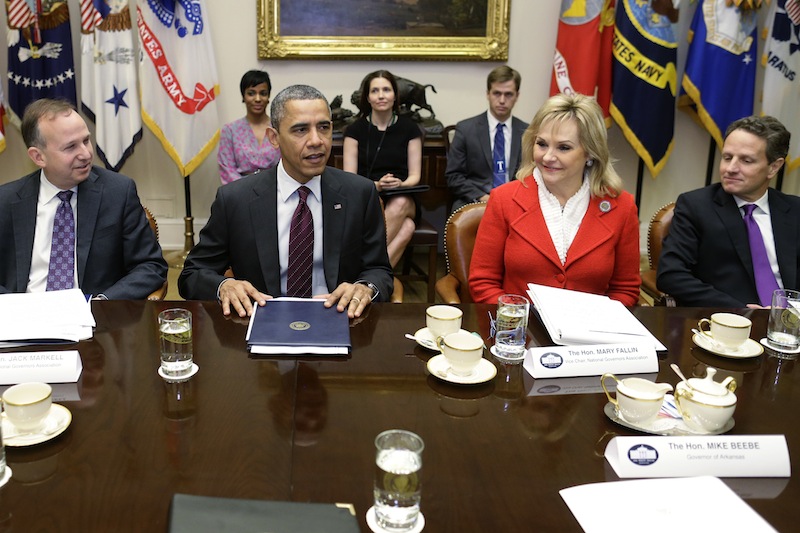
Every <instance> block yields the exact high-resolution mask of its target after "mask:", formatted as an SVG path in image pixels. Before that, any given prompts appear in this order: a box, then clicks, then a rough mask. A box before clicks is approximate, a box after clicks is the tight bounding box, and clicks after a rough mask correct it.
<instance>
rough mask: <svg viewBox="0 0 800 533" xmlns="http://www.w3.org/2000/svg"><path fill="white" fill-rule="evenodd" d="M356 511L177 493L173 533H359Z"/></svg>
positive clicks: (336, 506) (349, 507)
mask: <svg viewBox="0 0 800 533" xmlns="http://www.w3.org/2000/svg"><path fill="white" fill-rule="evenodd" d="M340 506H341V507H340ZM354 512H355V510H354V509H353V506H352V505H347V504H332V503H300V502H276V501H266V500H239V499H233V498H212V497H209V496H192V495H190V494H175V495H174V496H173V497H172V505H171V506H170V511H169V533H205V532H209V533H211V532H213V533H316V532H319V533H358V532H359V531H360V530H359V528H358V521H357V520H356V517H355V516H354Z"/></svg>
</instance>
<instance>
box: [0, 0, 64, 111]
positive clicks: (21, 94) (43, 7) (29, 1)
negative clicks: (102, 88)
mask: <svg viewBox="0 0 800 533" xmlns="http://www.w3.org/2000/svg"><path fill="white" fill-rule="evenodd" d="M6 13H7V15H8V104H9V108H10V112H11V113H12V118H13V119H14V121H15V122H17V123H19V119H20V118H21V117H22V113H23V112H24V111H25V107H26V106H27V105H28V104H29V103H31V102H32V101H34V100H38V99H39V98H65V99H67V100H69V101H70V102H72V103H73V104H74V105H77V104H78V102H77V96H76V91H75V63H74V61H73V59H72V34H71V33H70V27H69V7H68V6H67V3H66V2H64V1H56V0H7V1H6Z"/></svg>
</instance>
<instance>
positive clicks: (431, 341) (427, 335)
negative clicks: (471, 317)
mask: <svg viewBox="0 0 800 533" xmlns="http://www.w3.org/2000/svg"><path fill="white" fill-rule="evenodd" d="M458 331H459V333H469V331H467V330H465V329H460V330H458ZM414 337H415V338H416V340H417V344H419V345H420V346H422V347H423V348H425V349H426V350H430V351H432V352H437V353H442V351H441V350H440V349H439V347H438V346H437V345H436V339H435V338H433V333H431V330H429V329H428V328H422V329H418V330H417V332H416V333H414Z"/></svg>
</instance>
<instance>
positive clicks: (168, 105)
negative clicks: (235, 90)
mask: <svg viewBox="0 0 800 533" xmlns="http://www.w3.org/2000/svg"><path fill="white" fill-rule="evenodd" d="M136 9H137V11H138V26H139V50H141V63H140V64H139V82H140V84H141V87H142V118H143V120H144V123H145V124H146V125H147V127H148V128H149V129H150V130H151V131H152V132H153V133H154V134H155V136H156V137H158V139H159V140H160V141H161V145H162V146H163V147H164V149H165V150H166V151H167V153H168V154H169V155H170V157H171V158H172V159H173V161H175V164H177V165H178V168H179V170H180V171H181V174H182V175H183V176H184V177H186V176H188V175H189V174H191V173H192V172H193V171H194V170H195V169H196V168H197V166H198V165H199V164H200V163H201V162H202V161H203V159H205V157H206V156H207V155H208V154H209V152H211V151H212V150H213V149H214V146H215V145H216V144H217V141H218V140H219V118H218V114H217V103H216V100H215V98H216V95H217V94H218V92H219V81H218V79H217V67H216V63H215V61H214V50H213V47H212V43H211V34H210V32H209V26H208V22H209V21H208V18H207V17H206V15H207V11H206V8H205V2H204V1H203V0H139V1H138V2H137V8H136Z"/></svg>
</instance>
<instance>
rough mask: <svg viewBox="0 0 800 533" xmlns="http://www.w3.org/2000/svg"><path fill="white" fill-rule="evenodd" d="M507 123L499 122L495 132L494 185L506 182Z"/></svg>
mask: <svg viewBox="0 0 800 533" xmlns="http://www.w3.org/2000/svg"><path fill="white" fill-rule="evenodd" d="M504 127H505V124H498V125H497V128H496V129H495V132H494V149H493V150H492V158H493V159H494V182H493V183H492V186H493V187H497V186H499V185H502V184H504V183H505V182H506V175H507V174H508V172H507V169H506V136H505V135H503V128H504Z"/></svg>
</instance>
